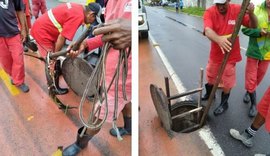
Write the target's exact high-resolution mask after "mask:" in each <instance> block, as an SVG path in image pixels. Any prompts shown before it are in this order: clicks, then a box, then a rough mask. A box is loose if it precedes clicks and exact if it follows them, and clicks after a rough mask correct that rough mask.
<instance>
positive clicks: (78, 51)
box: [67, 40, 87, 58]
mask: <svg viewBox="0 0 270 156" xmlns="http://www.w3.org/2000/svg"><path fill="white" fill-rule="evenodd" d="M74 44H75V43H71V44H70V45H69V46H68V47H67V51H69V50H70V52H69V53H68V56H70V57H71V58H75V57H77V56H78V55H79V54H80V53H82V52H83V51H84V49H85V48H86V47H87V43H86V40H84V41H83V42H82V43H81V45H80V47H79V49H78V50H75V51H74V50H72V48H73V46H74Z"/></svg>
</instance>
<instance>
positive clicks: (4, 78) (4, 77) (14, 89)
mask: <svg viewBox="0 0 270 156" xmlns="http://www.w3.org/2000/svg"><path fill="white" fill-rule="evenodd" d="M0 79H2V81H3V82H4V84H5V85H6V86H7V88H8V90H9V92H10V93H11V95H13V96H16V95H18V94H19V93H20V90H19V89H18V88H17V87H16V86H14V85H12V84H11V83H10V77H9V76H8V74H7V73H6V72H5V71H4V69H2V68H1V67H0Z"/></svg>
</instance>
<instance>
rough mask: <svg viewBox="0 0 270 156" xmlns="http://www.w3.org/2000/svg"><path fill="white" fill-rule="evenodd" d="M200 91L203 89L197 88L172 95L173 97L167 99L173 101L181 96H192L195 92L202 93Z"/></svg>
mask: <svg viewBox="0 0 270 156" xmlns="http://www.w3.org/2000/svg"><path fill="white" fill-rule="evenodd" d="M202 89H203V88H197V89H193V90H190V91H187V92H185V93H181V94H177V95H174V96H171V97H169V98H168V100H173V99H177V98H179V97H182V96H186V95H190V94H193V93H197V92H200V91H202Z"/></svg>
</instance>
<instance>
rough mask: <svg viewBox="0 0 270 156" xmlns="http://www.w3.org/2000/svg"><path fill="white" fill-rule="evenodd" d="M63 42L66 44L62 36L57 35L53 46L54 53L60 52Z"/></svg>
mask: <svg viewBox="0 0 270 156" xmlns="http://www.w3.org/2000/svg"><path fill="white" fill-rule="evenodd" d="M65 42H66V38H65V37H64V36H62V35H61V34H59V36H58V38H57V41H56V44H55V49H54V51H55V52H57V51H60V50H61V49H62V48H63V46H64V44H65Z"/></svg>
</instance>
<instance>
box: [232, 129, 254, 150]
mask: <svg viewBox="0 0 270 156" xmlns="http://www.w3.org/2000/svg"><path fill="white" fill-rule="evenodd" d="M230 135H231V136H232V137H233V138H234V139H236V140H239V141H241V142H242V143H243V144H244V145H245V146H247V147H252V146H253V142H252V137H251V136H249V134H248V133H247V132H245V131H244V132H243V133H242V134H240V133H239V131H237V130H235V129H230Z"/></svg>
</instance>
